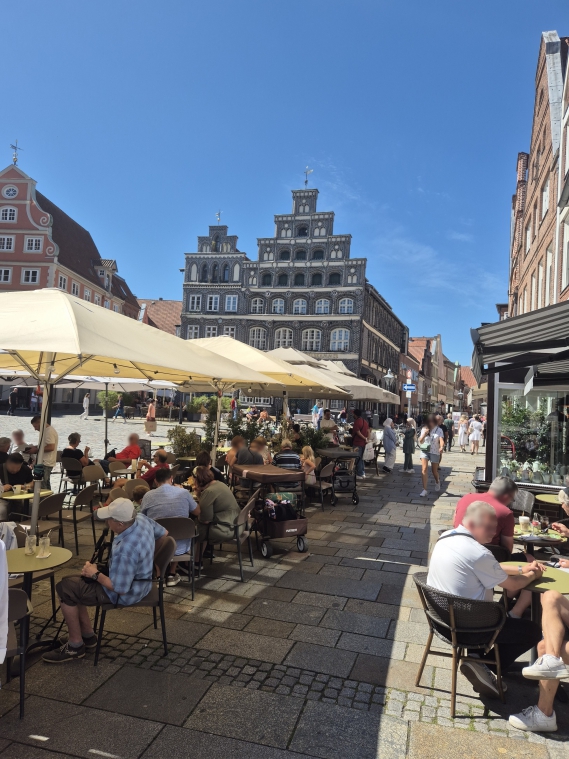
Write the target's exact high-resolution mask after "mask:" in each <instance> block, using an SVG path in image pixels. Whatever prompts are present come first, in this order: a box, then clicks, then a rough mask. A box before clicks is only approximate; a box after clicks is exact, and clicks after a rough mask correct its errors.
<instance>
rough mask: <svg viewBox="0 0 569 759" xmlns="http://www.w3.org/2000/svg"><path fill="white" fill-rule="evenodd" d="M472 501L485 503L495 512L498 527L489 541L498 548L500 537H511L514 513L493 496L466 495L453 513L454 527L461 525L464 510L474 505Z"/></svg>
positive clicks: (486, 494)
mask: <svg viewBox="0 0 569 759" xmlns="http://www.w3.org/2000/svg"><path fill="white" fill-rule="evenodd" d="M474 501H484V502H485V503H489V504H490V506H492V508H493V509H494V511H495V512H496V516H497V517H498V526H497V527H496V534H495V535H494V537H493V538H492V540H491V541H490V542H491V543H493V544H494V545H496V546H499V545H500V535H504V537H506V538H511V537H512V536H513V534H514V512H513V511H512V510H511V509H509V508H508V507H507V506H504V504H503V503H500V501H497V500H496V499H495V498H494V496H491V495H489V494H488V493H469V494H468V495H463V496H462V498H461V499H460V501H459V502H458V503H457V504H456V511H455V512H454V522H453V526H454V527H458V525H459V524H462V520H463V519H464V513H465V511H466V509H467V508H468V507H469V506H470V504H471V503H474Z"/></svg>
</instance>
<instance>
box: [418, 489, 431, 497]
mask: <svg viewBox="0 0 569 759" xmlns="http://www.w3.org/2000/svg"><path fill="white" fill-rule="evenodd" d="M428 494H429V491H428V490H421V492H420V494H419V495H420V497H421V498H424V497H425V496H426V495H428Z"/></svg>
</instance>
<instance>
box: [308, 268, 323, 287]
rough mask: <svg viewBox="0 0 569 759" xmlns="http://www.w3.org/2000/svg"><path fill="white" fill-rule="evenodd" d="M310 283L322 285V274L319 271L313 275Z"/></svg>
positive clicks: (315, 285)
mask: <svg viewBox="0 0 569 759" xmlns="http://www.w3.org/2000/svg"><path fill="white" fill-rule="evenodd" d="M310 284H311V285H312V287H320V285H321V284H322V274H320V273H319V272H317V273H316V274H313V275H312V279H311V280H310Z"/></svg>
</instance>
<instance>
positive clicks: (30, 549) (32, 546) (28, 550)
mask: <svg viewBox="0 0 569 759" xmlns="http://www.w3.org/2000/svg"><path fill="white" fill-rule="evenodd" d="M35 552H36V536H35V535H28V536H27V537H26V547H25V549H24V553H25V554H26V556H33V555H34V554H35Z"/></svg>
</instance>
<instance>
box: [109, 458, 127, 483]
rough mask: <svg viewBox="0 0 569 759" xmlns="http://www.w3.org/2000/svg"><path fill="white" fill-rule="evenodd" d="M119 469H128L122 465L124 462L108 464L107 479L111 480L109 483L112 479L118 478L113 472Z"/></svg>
mask: <svg viewBox="0 0 569 759" xmlns="http://www.w3.org/2000/svg"><path fill="white" fill-rule="evenodd" d="M121 469H128V466H127V465H126V464H125V463H124V461H111V462H110V463H109V477H110V478H111V482H112V481H113V479H116V478H117V477H118V475H116V474H115V472H117V471H119V470H121ZM121 477H122V475H121Z"/></svg>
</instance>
